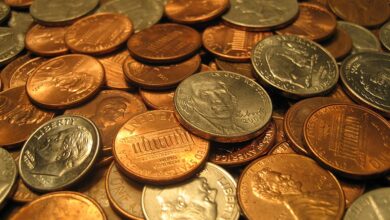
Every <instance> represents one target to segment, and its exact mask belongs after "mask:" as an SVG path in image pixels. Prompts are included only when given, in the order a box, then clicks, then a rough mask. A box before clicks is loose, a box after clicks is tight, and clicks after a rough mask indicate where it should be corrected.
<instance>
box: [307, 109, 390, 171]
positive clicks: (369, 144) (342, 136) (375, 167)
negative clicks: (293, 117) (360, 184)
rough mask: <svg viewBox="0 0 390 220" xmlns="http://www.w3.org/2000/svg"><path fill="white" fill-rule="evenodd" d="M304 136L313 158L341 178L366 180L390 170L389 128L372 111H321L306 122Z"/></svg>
mask: <svg viewBox="0 0 390 220" xmlns="http://www.w3.org/2000/svg"><path fill="white" fill-rule="evenodd" d="M303 133H304V137H305V141H306V143H307V149H308V150H309V151H310V153H311V154H312V155H313V157H314V158H315V159H316V160H317V161H318V162H320V163H321V164H322V165H323V166H325V167H327V168H328V169H331V170H333V171H335V172H337V173H338V174H340V175H343V176H345V177H349V178H364V177H372V176H376V175H380V174H384V173H386V172H388V171H389V170H390V145H389V143H390V124H389V123H388V122H387V121H386V120H385V119H384V118H383V117H382V116H380V115H379V114H377V113H375V112H373V111H371V110H369V109H366V108H364V107H361V106H358V105H351V104H333V105H328V106H325V107H322V108H320V109H318V110H316V111H315V112H313V113H312V114H311V115H310V116H309V117H308V118H307V119H306V122H305V126H304V130H303Z"/></svg>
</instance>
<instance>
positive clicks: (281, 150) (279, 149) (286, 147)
mask: <svg viewBox="0 0 390 220" xmlns="http://www.w3.org/2000/svg"><path fill="white" fill-rule="evenodd" d="M268 154H269V155H273V154H296V152H295V151H294V149H293V148H292V147H291V146H290V144H289V143H288V142H282V143H280V144H278V145H276V146H275V147H274V148H272V149H271V151H270V152H269V153H268Z"/></svg>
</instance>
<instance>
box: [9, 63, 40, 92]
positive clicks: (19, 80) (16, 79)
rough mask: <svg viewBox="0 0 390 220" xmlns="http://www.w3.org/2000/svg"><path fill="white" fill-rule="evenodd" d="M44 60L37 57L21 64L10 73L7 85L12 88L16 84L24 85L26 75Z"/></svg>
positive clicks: (16, 85)
mask: <svg viewBox="0 0 390 220" xmlns="http://www.w3.org/2000/svg"><path fill="white" fill-rule="evenodd" d="M44 62H46V59H44V58H41V57H37V58H33V59H31V60H29V61H27V62H26V63H24V64H22V65H21V66H20V67H19V68H17V69H16V70H15V72H14V73H13V74H12V76H11V78H10V80H9V87H10V88H14V87H18V86H25V85H26V82H27V79H28V77H29V76H30V75H31V74H32V73H33V72H34V71H35V70H36V69H37V68H38V67H39V66H40V65H42V64H43V63H44Z"/></svg>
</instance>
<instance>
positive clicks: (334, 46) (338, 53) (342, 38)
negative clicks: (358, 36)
mask: <svg viewBox="0 0 390 220" xmlns="http://www.w3.org/2000/svg"><path fill="white" fill-rule="evenodd" d="M321 45H322V46H323V47H324V48H325V49H326V50H327V51H329V52H330V54H332V56H333V57H334V58H335V59H336V60H337V61H340V60H342V59H344V58H345V57H346V56H347V55H348V54H349V53H350V52H351V50H352V38H351V37H350V36H349V34H348V33H347V32H346V31H344V30H342V29H340V28H337V29H336V32H335V33H334V35H333V36H332V37H331V38H330V39H328V40H326V41H322V42H321Z"/></svg>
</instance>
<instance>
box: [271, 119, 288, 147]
mask: <svg viewBox="0 0 390 220" xmlns="http://www.w3.org/2000/svg"><path fill="white" fill-rule="evenodd" d="M272 119H273V120H274V122H275V124H276V144H279V143H282V142H285V141H287V137H286V134H285V133H284V118H279V117H274V116H272Z"/></svg>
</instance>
